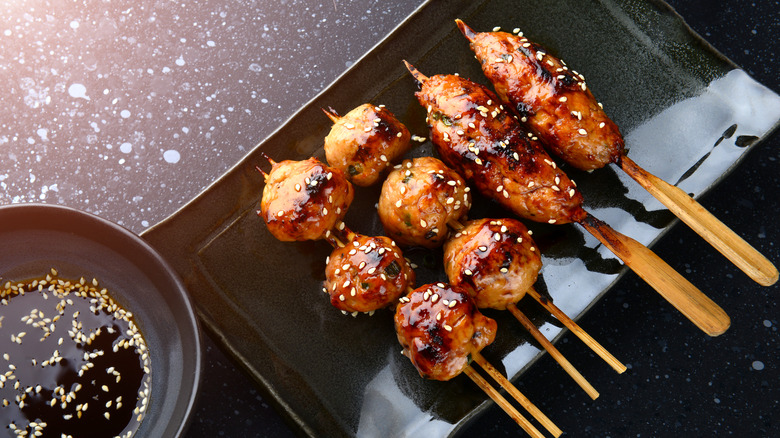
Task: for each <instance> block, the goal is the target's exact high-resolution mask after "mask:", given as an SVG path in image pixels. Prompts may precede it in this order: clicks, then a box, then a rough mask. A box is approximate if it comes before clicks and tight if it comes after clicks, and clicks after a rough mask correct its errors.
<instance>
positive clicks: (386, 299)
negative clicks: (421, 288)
mask: <svg viewBox="0 0 780 438" xmlns="http://www.w3.org/2000/svg"><path fill="white" fill-rule="evenodd" d="M346 234H347V238H348V241H347V243H346V244H345V245H342V246H340V245H338V244H334V250H333V252H332V253H331V255H330V256H329V257H328V259H327V261H326V265H327V266H326V268H325V278H326V280H325V285H324V286H323V292H325V293H327V294H330V303H331V304H332V305H333V307H335V308H337V309H339V310H341V311H342V313H344V314H345V315H347V314H351V315H352V316H356V315H357V314H358V313H361V312H362V313H368V314H370V315H373V313H374V311H375V310H377V309H381V308H383V307H388V306H390V305H392V304H394V303H396V302H397V300H398V298H400V297H401V296H403V295H404V294H405V293H406V292H407V291H408V290H411V288H412V287H413V285H414V280H415V275H414V270H413V269H412V267H411V264H410V263H409V262H408V261H407V260H406V259H405V258H404V256H403V253H402V252H401V250H400V249H399V248H398V246H397V245H396V244H395V242H394V241H393V240H391V239H389V238H387V237H384V236H375V237H371V236H364V235H361V234H356V233H353V232H352V231H349V230H347V232H346Z"/></svg>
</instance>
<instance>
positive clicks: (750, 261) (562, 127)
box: [455, 20, 778, 286]
mask: <svg viewBox="0 0 780 438" xmlns="http://www.w3.org/2000/svg"><path fill="white" fill-rule="evenodd" d="M455 22H456V23H457V25H458V28H459V29H460V31H461V33H463V35H464V36H465V37H466V38H467V39H468V40H469V42H470V43H471V44H470V46H471V49H472V50H473V51H474V53H475V54H476V58H477V60H479V61H480V63H481V65H482V70H483V72H484V73H485V76H487V78H488V79H489V80H490V81H491V82H492V83H493V85H494V87H495V90H496V93H497V94H498V95H499V97H501V98H502V99H504V101H506V102H510V103H511V104H512V106H513V107H514V108H515V109H517V110H518V112H519V115H520V116H521V117H522V119H523V120H524V121H525V122H526V123H528V125H529V126H530V127H531V128H532V129H533V130H534V132H536V133H537V135H538V136H539V137H540V138H541V139H542V140H543V143H544V144H545V145H546V146H547V147H549V149H550V150H551V151H552V152H553V153H554V154H555V155H557V156H559V157H560V158H561V159H563V160H564V161H566V162H567V163H569V164H570V165H572V166H574V167H576V168H578V169H582V170H592V169H599V168H602V167H604V166H606V165H608V164H609V163H615V164H617V165H618V166H619V167H620V168H621V169H623V171H625V172H626V173H627V174H628V175H629V176H630V177H631V178H633V179H634V180H635V181H636V182H638V183H639V185H641V186H642V187H644V188H645V190H647V191H648V192H649V193H650V194H651V195H653V196H654V197H655V198H656V199H658V201H660V202H661V203H662V204H663V205H665V206H666V207H667V208H668V209H669V211H671V212H672V213H674V214H675V215H676V216H677V217H679V218H680V219H681V220H682V221H683V222H685V223H686V224H687V225H688V226H689V227H691V229H693V231H695V232H696V233H697V234H699V235H700V236H701V237H702V238H704V240H706V241H707V242H708V243H709V244H710V245H712V246H713V247H715V249H717V250H718V251H719V252H720V253H721V254H723V255H724V256H726V258H728V259H729V260H730V261H731V262H732V263H734V264H735V265H736V266H737V267H738V268H739V269H741V270H742V271H743V272H745V273H746V274H747V275H748V276H750V278H752V279H753V280H754V281H756V282H757V283H759V284H761V285H763V286H770V285H772V284H774V283H775V282H776V281H777V279H778V271H777V268H776V267H775V266H774V265H773V264H772V263H771V262H770V261H769V260H767V258H766V257H764V256H763V255H762V254H761V253H759V252H758V251H756V249H755V248H753V247H752V246H751V245H750V244H749V243H747V242H746V241H745V240H744V239H742V238H741V237H739V236H738V235H737V234H736V233H735V232H734V231H733V230H731V229H730V228H729V227H727V226H726V225H725V224H724V223H723V222H721V221H720V220H718V219H717V218H716V217H715V216H713V215H712V213H710V212H709V211H707V210H706V209H705V208H704V207H702V206H701V204H699V203H698V202H696V201H695V200H694V199H693V198H691V197H690V196H688V194H687V193H685V192H684V191H682V190H681V189H679V188H677V187H675V186H673V185H671V184H669V183H667V182H665V181H663V180H661V179H660V178H658V177H656V176H655V175H653V174H651V173H650V172H647V171H646V170H644V169H643V168H641V167H640V166H639V165H637V164H636V163H635V162H634V161H633V160H631V159H630V158H628V156H627V155H626V151H625V147H624V140H623V136H622V135H621V134H620V130H619V129H618V127H617V125H616V124H615V123H614V122H613V121H612V120H611V119H610V118H609V117H608V116H607V115H606V114H605V113H604V110H603V109H602V107H601V104H600V103H598V102H597V101H596V99H595V98H594V97H593V94H592V93H591V92H590V89H589V88H588V87H587V85H586V83H585V78H584V76H582V75H581V74H579V73H577V72H575V71H572V70H570V69H569V68H568V67H567V66H566V64H565V63H564V62H563V61H561V60H560V59H558V58H557V57H555V56H553V55H551V54H549V53H548V52H547V51H546V50H545V49H544V48H542V47H541V46H539V45H538V44H535V43H533V42H531V41H529V40H528V39H527V38H525V37H523V36H522V35H513V34H510V33H506V32H475V31H474V30H472V29H471V28H470V27H469V26H467V25H466V24H465V23H463V22H462V21H461V20H455Z"/></svg>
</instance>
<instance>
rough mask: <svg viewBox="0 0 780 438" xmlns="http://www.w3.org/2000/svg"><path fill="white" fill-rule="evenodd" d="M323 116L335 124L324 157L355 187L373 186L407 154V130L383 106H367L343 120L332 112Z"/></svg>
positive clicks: (408, 137) (326, 142)
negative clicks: (388, 168)
mask: <svg viewBox="0 0 780 438" xmlns="http://www.w3.org/2000/svg"><path fill="white" fill-rule="evenodd" d="M325 113H326V114H327V115H328V117H330V118H331V120H333V122H334V123H333V127H331V129H330V133H329V134H328V136H327V137H325V158H327V160H328V164H330V165H331V166H333V167H336V168H338V169H341V171H342V172H344V174H346V175H347V178H349V180H350V181H352V183H354V184H357V185H359V186H370V185H372V184H374V183H375V182H376V181H377V180H378V179H379V177H380V176H382V173H383V172H384V171H385V169H387V167H388V166H390V165H391V163H392V162H393V161H395V160H397V159H398V158H400V157H401V156H402V155H404V154H405V153H407V152H409V149H410V147H411V146H410V143H409V139H410V134H409V130H408V129H406V126H404V125H403V123H401V122H399V121H398V119H396V118H395V116H394V115H393V113H391V112H390V111H389V110H387V109H386V108H384V107H383V106H374V105H371V104H369V103H366V104H363V105H360V106H359V107H357V108H355V109H353V110H352V111H350V112H348V113H347V115H345V116H344V117H339V116H338V115H336V114H335V113H334V112H333V110H331V111H330V112H328V111H326V112H325Z"/></svg>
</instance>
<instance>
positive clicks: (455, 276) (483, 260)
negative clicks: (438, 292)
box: [444, 219, 542, 310]
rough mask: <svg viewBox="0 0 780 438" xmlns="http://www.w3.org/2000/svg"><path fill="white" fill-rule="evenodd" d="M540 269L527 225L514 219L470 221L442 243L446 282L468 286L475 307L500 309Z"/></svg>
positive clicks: (528, 284) (514, 300)
mask: <svg viewBox="0 0 780 438" xmlns="http://www.w3.org/2000/svg"><path fill="white" fill-rule="evenodd" d="M541 269H542V259H541V257H540V255H539V250H538V249H537V248H536V244H535V243H534V241H533V239H531V236H530V233H529V232H528V228H526V227H525V225H523V224H522V223H521V222H520V221H517V220H515V219H478V220H474V221H471V222H469V223H467V224H466V226H465V227H464V228H463V229H461V230H460V231H458V232H457V233H456V234H455V235H454V236H453V237H452V238H451V239H450V240H448V241H447V242H446V243H445V244H444V270H445V272H446V273H447V277H448V278H449V280H450V283H451V284H456V285H461V284H464V285H468V286H470V290H471V291H473V292H474V295H473V298H474V301H475V302H476V303H477V306H478V307H479V308H485V307H490V308H493V309H498V310H504V309H506V307H507V306H508V305H510V304H514V303H517V302H518V301H520V299H521V298H523V296H524V295H525V293H526V291H527V290H528V289H529V288H531V287H532V286H533V284H534V283H535V282H536V278H537V276H538V275H539V270H541Z"/></svg>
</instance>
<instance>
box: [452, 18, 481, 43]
mask: <svg viewBox="0 0 780 438" xmlns="http://www.w3.org/2000/svg"><path fill="white" fill-rule="evenodd" d="M455 24H456V25H457V26H458V29H460V33H462V34H463V36H464V37H466V39H467V40H469V41H474V37H476V36H477V34H476V32H474V29H472V28H470V27H469V25H468V24H466V23H464V22H463V21H462V20H461V19H460V18H456V19H455Z"/></svg>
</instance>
